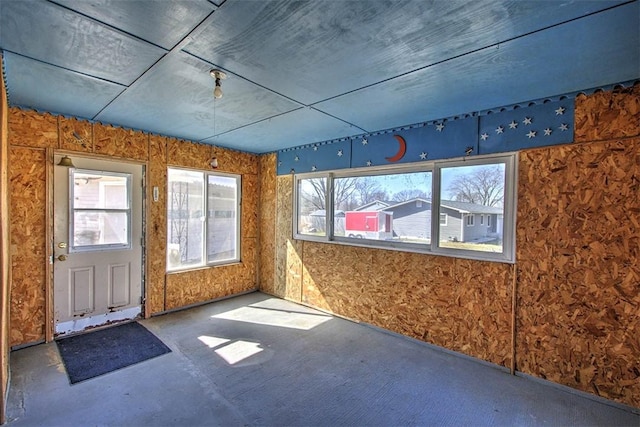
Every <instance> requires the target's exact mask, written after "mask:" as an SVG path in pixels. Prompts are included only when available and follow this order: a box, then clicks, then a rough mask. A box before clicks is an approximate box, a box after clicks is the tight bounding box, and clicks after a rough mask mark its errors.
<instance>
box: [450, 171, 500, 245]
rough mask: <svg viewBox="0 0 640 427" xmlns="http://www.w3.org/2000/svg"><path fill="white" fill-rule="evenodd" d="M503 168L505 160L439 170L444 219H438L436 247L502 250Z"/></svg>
mask: <svg viewBox="0 0 640 427" xmlns="http://www.w3.org/2000/svg"><path fill="white" fill-rule="evenodd" d="M505 170H506V167H505V164H504V163H493V164H480V165H474V166H456V167H443V168H442V169H441V170H440V172H441V181H440V183H441V185H440V187H441V189H440V215H443V214H446V215H447V222H446V223H443V222H442V221H441V222H440V241H439V244H438V245H439V247H442V248H452V249H462V250H470V251H481V252H497V253H502V252H503V237H504V230H503V227H502V224H503V222H504V202H505V193H504V188H505ZM476 216H477V217H478V218H479V220H478V221H476ZM484 216H486V217H487V222H486V224H484Z"/></svg>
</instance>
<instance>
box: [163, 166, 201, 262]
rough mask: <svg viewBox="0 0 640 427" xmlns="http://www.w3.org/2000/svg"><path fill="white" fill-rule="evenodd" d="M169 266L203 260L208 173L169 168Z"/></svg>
mask: <svg viewBox="0 0 640 427" xmlns="http://www.w3.org/2000/svg"><path fill="white" fill-rule="evenodd" d="M167 182H168V190H169V194H168V198H167V221H168V226H167V266H168V268H169V269H176V268H184V267H189V266H198V265H202V264H203V250H202V248H203V244H204V174H203V173H202V172H195V171H186V170H180V169H169V171H168V175H167Z"/></svg>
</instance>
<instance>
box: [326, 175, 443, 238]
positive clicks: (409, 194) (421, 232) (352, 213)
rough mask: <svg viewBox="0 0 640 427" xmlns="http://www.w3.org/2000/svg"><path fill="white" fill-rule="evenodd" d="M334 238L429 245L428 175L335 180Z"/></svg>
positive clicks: (361, 177) (429, 184)
mask: <svg viewBox="0 0 640 427" xmlns="http://www.w3.org/2000/svg"><path fill="white" fill-rule="evenodd" d="M333 189H334V191H333V206H334V211H333V212H334V220H333V224H334V235H335V236H344V237H346V238H350V239H368V240H382V241H388V242H403V243H414V244H421V245H428V244H430V242H431V172H430V171H429V172H407V173H393V174H384V175H367V176H358V177H345V178H335V179H334V181H333Z"/></svg>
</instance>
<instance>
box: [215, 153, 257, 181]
mask: <svg viewBox="0 0 640 427" xmlns="http://www.w3.org/2000/svg"><path fill="white" fill-rule="evenodd" d="M213 156H215V157H216V158H217V159H218V164H219V167H218V170H219V171H220V172H233V173H240V174H251V175H257V174H258V156H256V155H255V154H249V153H241V152H239V151H234V150H227V149H224V148H220V147H212V149H211V157H213Z"/></svg>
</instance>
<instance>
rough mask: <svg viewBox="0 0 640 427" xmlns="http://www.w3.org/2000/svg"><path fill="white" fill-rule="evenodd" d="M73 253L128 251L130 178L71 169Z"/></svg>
mask: <svg viewBox="0 0 640 427" xmlns="http://www.w3.org/2000/svg"><path fill="white" fill-rule="evenodd" d="M69 174H70V180H69V181H70V188H69V193H70V209H69V210H70V222H71V227H70V234H71V236H70V240H71V248H70V252H74V251H87V250H105V249H122V248H128V247H130V244H131V234H130V223H131V221H130V218H131V209H130V205H131V197H130V195H131V175H130V174H123V173H113V172H98V171H87V170H79V169H71V170H70V171H69Z"/></svg>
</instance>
